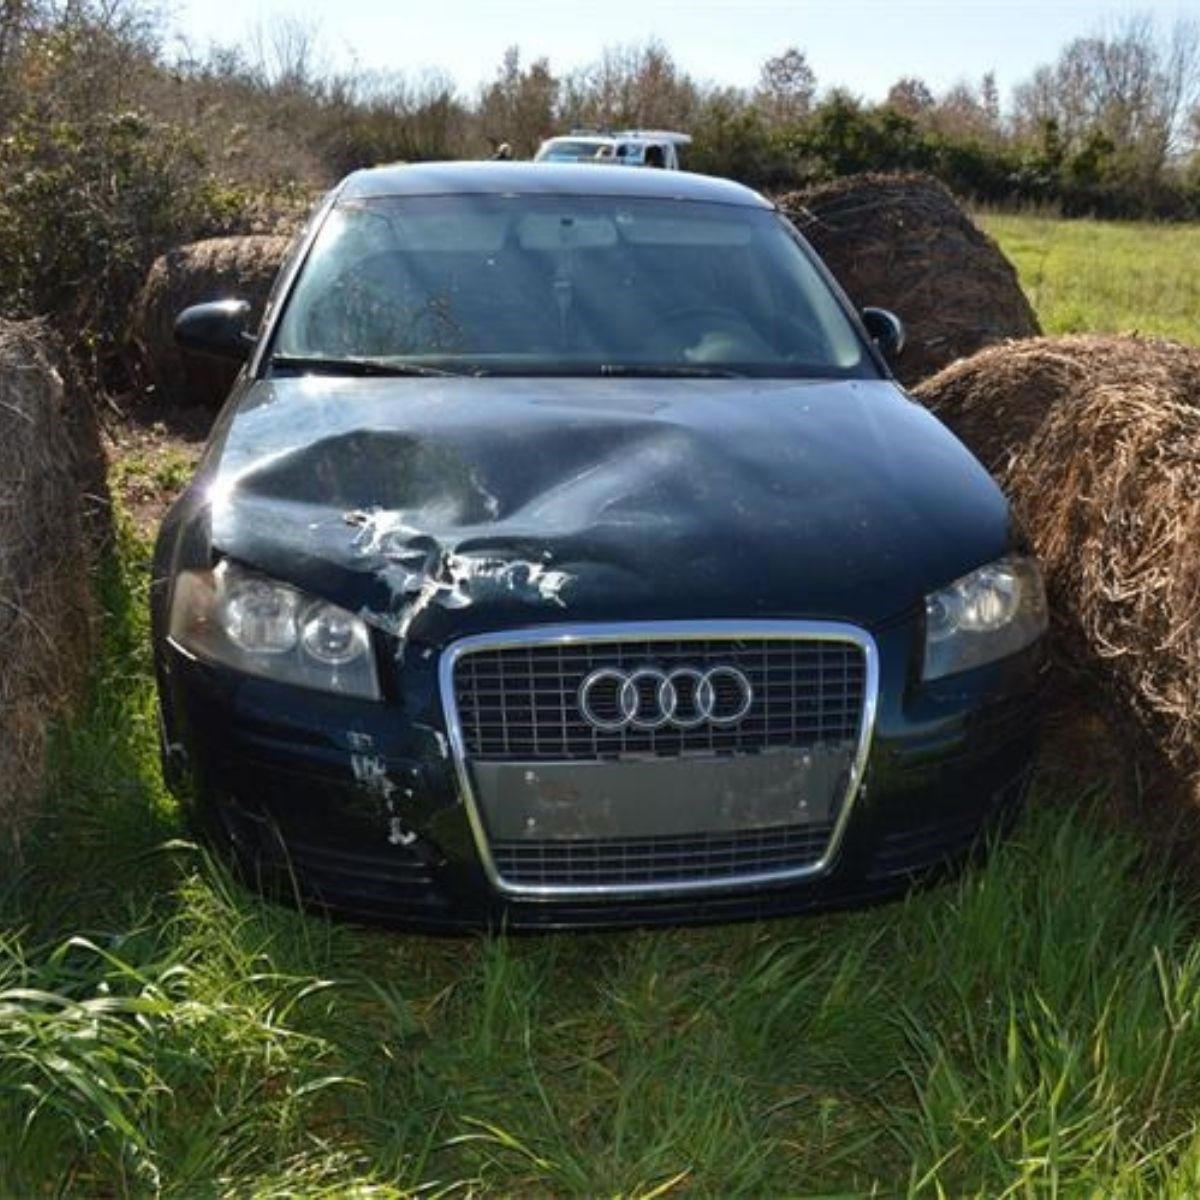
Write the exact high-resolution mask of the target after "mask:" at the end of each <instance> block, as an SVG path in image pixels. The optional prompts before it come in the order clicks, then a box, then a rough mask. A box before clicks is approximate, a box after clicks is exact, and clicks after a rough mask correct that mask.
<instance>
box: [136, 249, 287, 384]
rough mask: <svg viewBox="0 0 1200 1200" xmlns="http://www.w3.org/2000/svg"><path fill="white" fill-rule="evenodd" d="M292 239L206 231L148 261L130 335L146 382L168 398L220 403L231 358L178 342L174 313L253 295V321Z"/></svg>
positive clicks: (232, 368) (229, 379)
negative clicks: (203, 237)
mask: <svg viewBox="0 0 1200 1200" xmlns="http://www.w3.org/2000/svg"><path fill="white" fill-rule="evenodd" d="M290 244H291V242H290V239H289V238H287V237H275V236H250V237H224V238H209V239H208V240H207V241H203V242H193V243H192V244H191V245H188V246H180V247H179V248H178V249H175V250H172V251H170V252H169V253H168V254H164V255H163V256H162V257H161V258H160V259H158V260H157V261H156V262H155V264H154V265H153V266H152V267H151V268H150V272H149V274H148V275H147V276H146V281H145V283H144V284H143V285H142V290H141V292H140V293H139V295H138V298H137V300H136V301H135V303H134V311H133V321H132V325H131V329H130V342H131V343H132V345H133V349H134V352H135V358H136V360H137V362H138V364H139V366H140V368H141V372H142V376H143V380H144V383H145V384H146V385H147V386H149V387H153V388H154V389H155V390H156V391H157V392H158V393H160V398H161V399H162V400H164V401H165V402H166V403H168V404H206V405H210V406H213V405H218V404H220V403H221V402H222V401H223V400H224V399H225V395H226V393H227V392H228V391H229V388H230V385H231V384H232V383H233V380H234V377H235V376H236V375H237V372H238V366H237V364H236V363H234V362H230V361H225V360H222V359H218V358H211V357H209V356H207V355H201V354H191V353H188V352H187V351H184V350H181V349H180V348H179V347H178V346H176V345H175V338H174V333H173V330H174V326H175V318H176V317H177V316H178V315H179V313H180V312H181V311H182V310H183V309H185V308H187V307H188V305H189V304H202V303H204V302H205V301H206V300H227V299H230V298H234V297H236V298H238V299H242V300H248V301H249V302H250V307H251V313H250V321H251V328H253V327H254V325H256V324H257V322H258V319H259V317H260V316H261V315H262V310H263V306H264V305H265V303H266V300H267V295H268V293H269V292H270V290H271V284H272V282H273V281H274V279H275V273H276V271H277V270H278V269H279V264H280V263H281V262H282V261H283V257H284V255H285V253H286V252H287V249H288V247H289V245H290Z"/></svg>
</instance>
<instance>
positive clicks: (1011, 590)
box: [922, 556, 1049, 679]
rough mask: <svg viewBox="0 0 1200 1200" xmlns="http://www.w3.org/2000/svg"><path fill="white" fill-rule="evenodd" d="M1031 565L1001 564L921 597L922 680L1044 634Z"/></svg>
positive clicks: (1023, 561) (1001, 654)
mask: <svg viewBox="0 0 1200 1200" xmlns="http://www.w3.org/2000/svg"><path fill="white" fill-rule="evenodd" d="M1048 621H1049V615H1048V612H1047V609H1046V591H1045V588H1044V587H1043V585H1042V574H1041V572H1040V571H1039V570H1038V566H1037V563H1035V562H1034V561H1033V560H1032V559H1030V558H1020V557H1016V556H1014V557H1011V558H1002V559H1000V560H999V561H998V562H994V563H989V564H988V565H987V566H986V567H980V568H979V570H977V571H972V572H971V573H970V574H969V575H964V576H963V577H962V578H961V579H958V580H955V582H954V583H952V584H951V585H950V586H949V587H946V588H942V589H941V590H940V591H937V592H932V593H930V595H928V596H926V597H925V665H924V670H923V671H922V677H923V678H925V679H940V678H942V676H944V675H953V674H955V673H956V672H958V671H966V670H969V669H970V668H971V667H979V666H982V665H983V664H984V663H989V662H993V661H994V660H995V659H998V658H1005V657H1006V656H1008V655H1010V654H1016V653H1017V652H1018V651H1019V650H1024V649H1025V648H1026V647H1027V646H1030V645H1032V644H1033V643H1034V642H1036V641H1037V639H1038V638H1040V637H1041V636H1042V634H1043V633H1045V632H1046V626H1047V624H1048Z"/></svg>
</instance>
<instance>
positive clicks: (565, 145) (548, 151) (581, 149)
mask: <svg viewBox="0 0 1200 1200" xmlns="http://www.w3.org/2000/svg"><path fill="white" fill-rule="evenodd" d="M605 154H612V143H611V142H597V141H590V142H571V141H553V142H546V143H545V144H544V145H543V146H542V148H541V149H540V150H539V151H538V152H537V155H536V156H535V161H536V162H579V161H580V160H581V159H588V158H602V157H604V155H605Z"/></svg>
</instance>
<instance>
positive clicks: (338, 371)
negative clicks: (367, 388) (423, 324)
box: [271, 354, 463, 375]
mask: <svg viewBox="0 0 1200 1200" xmlns="http://www.w3.org/2000/svg"><path fill="white" fill-rule="evenodd" d="M271 366H272V367H282V368H284V369H285V370H289V371H317V372H320V373H321V374H323V375H458V374H462V373H463V372H459V371H447V370H445V369H444V368H442V367H427V366H426V365H425V364H424V363H414V362H401V361H397V360H394V359H386V358H318V357H315V356H313V357H310V356H308V355H304V354H273V355H271Z"/></svg>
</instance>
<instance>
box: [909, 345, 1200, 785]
mask: <svg viewBox="0 0 1200 1200" xmlns="http://www.w3.org/2000/svg"><path fill="white" fill-rule="evenodd" d="M915 394H916V396H917V398H918V399H919V400H921V401H922V402H923V403H925V404H926V405H927V406H928V407H929V408H931V409H932V410H933V411H934V412H935V413H936V414H937V415H938V416H939V417H940V418H941V419H942V420H944V421H945V422H946V423H947V424H948V425H949V426H950V427H951V428H952V429H953V430H954V431H955V432H956V433H957V434H958V436H959V437H961V438H962V439H963V441H964V442H966V444H967V445H968V446H970V447H971V449H972V450H974V451H975V453H976V454H977V455H978V456H979V457H980V458H981V459H982V460H983V462H984V463H985V464H986V465H987V466H988V467H989V468H990V469H991V470H992V471H993V473H994V474H995V475H996V477H997V478H998V479H999V481H1000V483H1001V484H1002V486H1003V487H1004V488H1005V490H1006V491H1007V493H1008V494H1009V496H1010V497H1011V498H1012V501H1013V504H1014V507H1015V509H1016V513H1017V515H1018V517H1019V518H1020V520H1021V521H1022V522H1023V524H1024V526H1025V528H1026V529H1027V530H1028V531H1029V534H1030V537H1031V538H1032V541H1033V544H1034V547H1035V549H1036V551H1037V553H1038V555H1039V556H1040V558H1041V560H1042V563H1043V565H1044V567H1045V568H1046V573H1047V581H1048V584H1049V587H1050V593H1051V601H1052V610H1053V612H1054V614H1055V621H1056V626H1057V632H1058V633H1059V634H1060V635H1061V640H1060V649H1063V650H1065V651H1066V653H1067V656H1068V657H1069V658H1070V659H1071V660H1072V661H1074V662H1075V663H1077V664H1080V663H1081V664H1082V665H1083V666H1084V667H1085V668H1086V669H1088V670H1090V671H1091V672H1093V673H1098V674H1099V675H1100V676H1101V677H1102V679H1103V680H1104V681H1105V683H1106V684H1107V688H1106V691H1107V692H1108V695H1109V698H1110V699H1112V700H1115V701H1117V702H1118V703H1117V707H1118V710H1120V711H1123V712H1126V713H1127V712H1129V711H1132V712H1133V713H1134V714H1135V716H1136V718H1137V725H1139V726H1140V727H1141V729H1142V730H1144V731H1146V732H1148V733H1149V734H1150V735H1151V737H1152V739H1153V741H1154V743H1155V745H1156V747H1157V748H1158V749H1159V750H1160V751H1161V752H1162V753H1163V754H1164V755H1165V756H1166V758H1167V760H1168V761H1170V762H1172V763H1173V764H1174V765H1175V766H1176V767H1178V768H1180V769H1181V770H1182V773H1183V777H1184V779H1185V780H1186V782H1187V785H1188V788H1189V790H1190V791H1191V792H1192V795H1193V796H1194V797H1195V798H1198V799H1200V788H1198V787H1197V785H1198V784H1200V349H1197V348H1193V347H1188V346H1182V345H1178V344H1176V343H1173V342H1167V341H1159V340H1149V339H1147V340H1143V339H1138V338H1116V337H1069V338H1039V339H1035V340H1031V341H1026V342H1013V343H1010V344H1008V345H1005V346H997V347H994V348H992V349H988V350H984V351H983V352H981V353H980V354H977V355H975V356H974V357H973V358H970V359H968V360H966V361H964V362H959V363H955V364H954V365H953V366H950V367H948V368H947V369H946V370H944V371H942V372H941V373H940V374H938V375H935V376H934V377H933V378H932V379H930V380H928V381H926V382H925V383H923V384H921V385H920V386H919V387H918V388H917V389H916V390H915Z"/></svg>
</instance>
